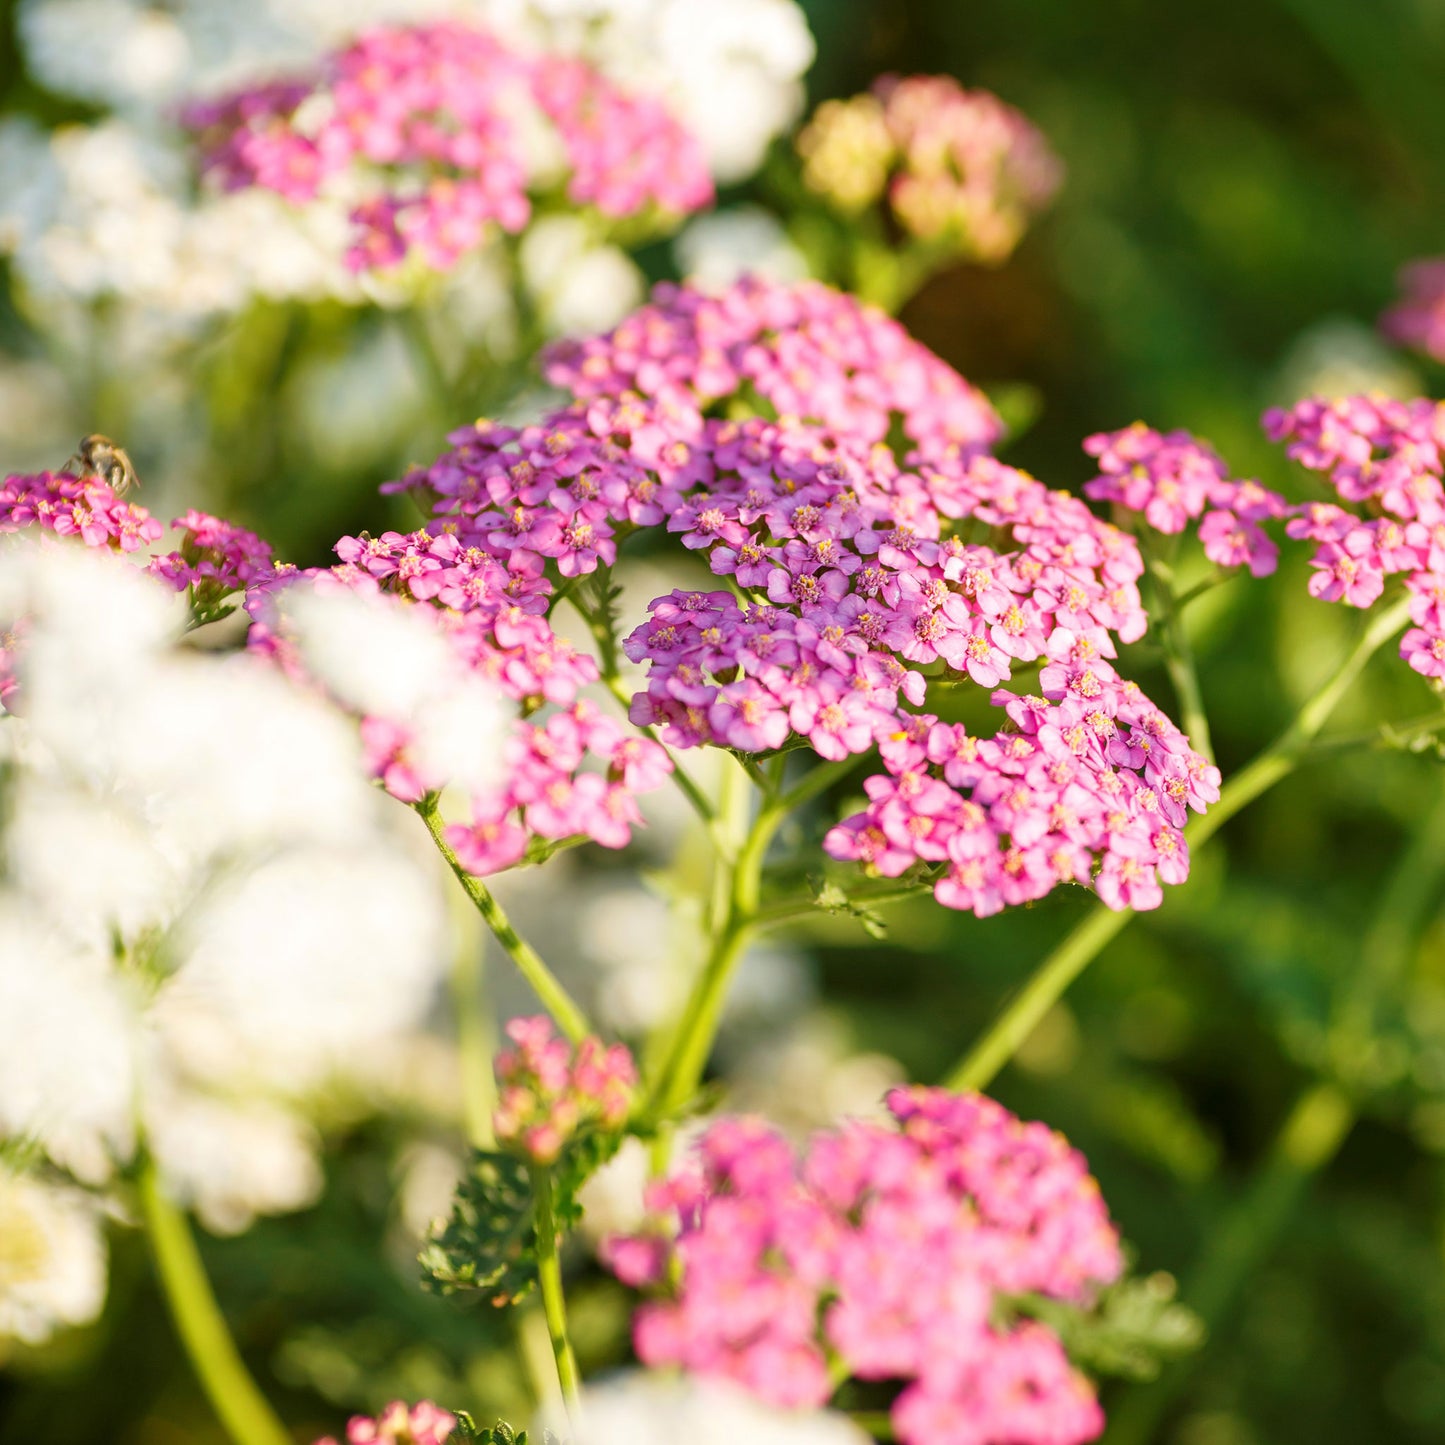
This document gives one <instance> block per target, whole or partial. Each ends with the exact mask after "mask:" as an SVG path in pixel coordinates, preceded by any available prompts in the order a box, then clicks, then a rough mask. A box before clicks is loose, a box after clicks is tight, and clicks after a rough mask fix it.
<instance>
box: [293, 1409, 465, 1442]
mask: <svg viewBox="0 0 1445 1445" xmlns="http://www.w3.org/2000/svg"><path fill="white" fill-rule="evenodd" d="M456 1428H457V1417H456V1416H455V1415H453V1414H450V1413H449V1412H448V1411H446V1410H443V1409H442V1408H441V1407H440V1406H439V1405H434V1404H432V1402H431V1401H430V1400H423V1401H422V1402H421V1404H419V1405H414V1406H412V1408H411V1409H409V1410H408V1409H407V1407H406V1405H405V1404H403V1402H402V1401H400V1400H393V1401H392V1402H391V1404H390V1405H388V1406H387V1407H386V1409H384V1410H383V1411H382V1412H381V1414H380V1415H378V1416H376V1418H375V1419H373V1418H372V1417H371V1416H370V1415H353V1416H352V1417H351V1419H350V1420H349V1421H348V1422H347V1425H346V1445H446V1442H447V1440H448V1439H450V1438H451V1433H452V1431H453V1430H455V1429H456ZM316 1445H337V1440H336V1437H335V1436H333V1435H328V1436H326V1437H325V1438H324V1439H321V1440H318V1441H317V1442H316Z"/></svg>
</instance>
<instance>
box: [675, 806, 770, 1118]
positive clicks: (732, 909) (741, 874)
mask: <svg viewBox="0 0 1445 1445" xmlns="http://www.w3.org/2000/svg"><path fill="white" fill-rule="evenodd" d="M796 791H797V790H796V789H795V790H794V793H789V794H785V795H784V796H783V797H781V798H772V799H767V800H765V801H764V803H763V806H762V807H761V809H760V810H759V811H758V815H757V817H756V818H755V819H754V820H753V825H752V827H751V829H749V831H748V835H747V837H746V838H745V839H744V840H743V844H742V847H741V848H740V849H739V850H738V856H737V862H736V863H735V864H734V865H733V869H732V881H731V886H730V888H729V890H728V898H727V907H726V912H725V913H724V915H723V917H722V918H721V919H715V920H714V922H713V943H712V947H711V948H710V949H709V950H708V956H707V961H706V962H705V963H704V964H703V967H702V972H701V973H700V974H699V975H698V977H697V981H696V982H695V983H694V984H693V988H692V992H691V994H689V996H688V999H687V1002H686V1004H685V1005H684V1006H683V1011H682V1017H681V1019H680V1020H679V1021H678V1025H677V1031H676V1033H675V1034H674V1035H673V1041H672V1046H671V1047H670V1049H669V1050H668V1053H667V1058H666V1060H665V1061H664V1063H663V1065H662V1068H661V1070H660V1071H659V1072H658V1075H657V1081H656V1083H655V1084H654V1086H653V1090H652V1099H651V1103H652V1112H653V1113H654V1115H656V1116H657V1117H658V1118H661V1119H665V1118H667V1117H668V1116H669V1115H672V1114H675V1113H676V1112H677V1111H678V1110H679V1109H681V1108H682V1107H683V1106H684V1105H685V1104H686V1103H687V1102H688V1100H689V1099H691V1098H692V1096H693V1094H694V1093H696V1091H697V1087H698V1084H699V1083H700V1082H701V1081H702V1075H703V1070H704V1069H705V1068H706V1067H707V1060H708V1055H709V1054H711V1053H712V1045H713V1040H714V1038H715V1037H716V1036H717V1029H718V1023H719V1021H720V1020H721V1017H722V1006H723V1001H724V999H725V998H726V997H727V988H728V983H729V981H730V980H731V978H732V973H733V969H734V968H735V967H736V966H737V962H738V960H739V959H740V958H741V957H742V955H743V951H744V949H745V948H746V947H747V943H748V939H749V938H750V937H751V935H752V932H753V928H754V927H755V925H756V921H757V913H758V895H759V891H760V889H761V887H762V874H763V859H764V858H765V857H766V856H767V851H768V845H769V844H770V843H771V842H772V840H773V834H774V833H776V832H777V829H778V825H779V824H780V823H781V822H782V821H783V819H784V817H786V816H787V812H788V809H789V807H790V806H792V804H791V803H790V802H789V799H791V798H792V797H793V796H794V794H795V793H796Z"/></svg>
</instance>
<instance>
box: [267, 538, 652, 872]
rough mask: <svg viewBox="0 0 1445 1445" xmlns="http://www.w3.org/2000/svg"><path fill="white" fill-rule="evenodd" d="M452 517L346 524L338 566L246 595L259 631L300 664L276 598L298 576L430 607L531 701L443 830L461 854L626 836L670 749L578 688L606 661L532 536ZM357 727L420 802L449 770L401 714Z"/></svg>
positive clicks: (485, 669)
mask: <svg viewBox="0 0 1445 1445" xmlns="http://www.w3.org/2000/svg"><path fill="white" fill-rule="evenodd" d="M445 527H446V524H444V523H439V524H437V530H436V531H431V530H425V529H424V530H421V531H418V532H412V533H398V532H386V533H383V534H382V535H381V536H380V537H370V536H364V535H363V536H361V537H344V538H342V540H341V541H340V542H339V543H337V547H336V551H337V555H338V556H339V557H341V558H342V561H341V564H340V565H339V566H337V567H334V568H332V569H330V570H329V571H326V572H321V573H297V572H295V571H294V570H293V571H290V572H283V573H281V574H279V575H277V576H274V577H271V578H267V579H263V580H262V581H260V582H258V583H257V584H256V585H255V586H253V587H252V589H251V592H250V593H249V595H248V601H247V606H248V609H249V610H250V611H251V613H252V616H253V618H255V619H256V622H255V624H254V625H253V626H252V629H251V634H250V645H251V646H252V647H255V648H259V649H262V650H265V651H268V652H270V653H272V654H273V655H276V656H278V657H279V658H281V660H282V661H283V662H286V663H288V665H291V666H294V667H299V663H298V662H297V660H296V658H295V655H294V651H292V650H291V649H290V648H289V645H288V643H287V640H286V636H285V626H284V616H283V615H281V613H278V611H277V602H278V600H279V601H280V603H281V604H282V612H284V594H285V589H286V588H287V587H288V586H291V585H295V584H296V582H298V581H305V582H309V583H310V585H322V586H329V587H339V588H347V589H351V590H355V591H360V592H366V593H374V594H378V595H384V596H387V597H389V598H394V599H395V602H396V605H398V606H407V605H420V606H422V607H424V608H425V615H427V616H430V617H433V618H434V619H435V623H436V626H437V627H438V628H439V629H441V631H442V632H443V633H444V634H445V636H446V637H447V639H448V641H449V642H450V644H451V645H452V647H453V649H454V650H455V652H456V654H457V656H458V658H459V659H460V660H461V661H462V662H463V663H464V664H465V666H466V667H467V668H469V669H471V670H472V671H473V672H474V673H475V674H476V675H478V676H480V677H482V678H485V679H486V680H488V681H490V682H492V683H494V684H495V685H496V686H497V688H498V689H499V690H500V691H501V692H502V693H503V694H504V695H505V696H507V697H509V698H511V699H512V700H514V701H515V702H517V703H518V704H520V707H521V711H522V712H523V714H524V716H523V717H522V718H520V719H519V720H518V721H517V722H516V723H515V724H514V726H513V729H512V733H511V736H510V738H509V739H508V741H507V744H506V747H505V750H504V756H503V759H502V763H503V767H502V770H501V776H502V781H501V782H500V783H499V784H498V785H497V786H496V787H495V788H493V789H492V790H491V791H490V792H488V793H487V794H486V795H484V796H477V797H474V798H473V799H472V820H471V822H469V823H465V824H453V825H452V826H450V827H449V828H448V830H447V841H448V842H449V844H450V845H451V847H452V848H454V849H455V850H456V852H457V855H458V857H459V858H460V859H461V860H462V862H463V863H464V865H465V866H466V867H467V868H468V869H469V870H470V871H471V872H473V873H475V874H479V875H481V874H487V873H495V872H499V871H501V870H503V869H506V868H510V867H512V866H513V865H514V864H516V863H518V862H520V861H521V860H522V859H523V858H524V857H525V856H526V853H527V849H528V845H529V843H530V842H531V841H532V840H533V839H540V840H543V841H545V842H560V841H562V840H565V839H571V838H579V837H585V838H589V839H591V840H592V841H593V842H597V843H600V844H602V845H603V846H604V847H608V848H621V847H624V846H625V845H626V843H627V842H628V840H629V839H630V837H631V833H632V828H633V826H634V825H635V824H637V823H639V822H641V814H640V812H639V811H638V807H637V802H636V796H635V795H636V794H638V793H641V792H647V791H651V790H652V789H655V788H657V787H660V786H661V785H662V783H663V782H665V781H666V778H667V775H668V774H669V772H670V771H671V767H672V765H671V763H670V762H669V760H668V758H667V755H666V753H665V752H664V750H663V749H662V748H661V747H660V746H658V744H656V743H654V742H652V741H650V740H649V739H647V738H644V737H641V736H639V735H636V734H634V733H632V732H631V731H630V730H628V729H626V728H625V727H623V725H622V724H620V723H618V722H616V721H614V720H613V719H612V718H611V717H608V716H607V715H606V714H604V713H603V712H602V711H601V710H600V709H599V708H598V707H597V706H596V704H594V703H592V702H590V701H588V700H587V699H585V698H581V697H579V696H578V693H579V690H580V689H581V688H582V687H584V686H585V685H586V684H588V683H591V682H595V681H596V679H597V664H596V661H595V660H594V659H593V658H591V657H589V656H588V655H586V654H585V653H579V652H578V651H576V649H575V648H573V647H572V646H571V644H570V643H567V642H565V641H563V639H561V638H560V637H558V636H557V635H556V633H554V632H553V631H552V629H551V627H550V626H548V624H547V620H546V616H545V613H546V610H547V597H548V594H549V593H550V592H551V583H550V582H548V581H547V579H546V577H545V576H544V575H543V568H542V562H541V559H540V558H539V557H538V556H537V555H536V554H535V553H533V552H529V551H527V550H526V549H525V548H517V549H515V550H511V551H508V550H506V549H504V548H489V547H488V546H487V545H486V544H485V540H484V539H483V540H481V541H478V540H475V539H474V540H472V541H470V542H467V543H464V542H462V541H461V540H459V538H458V537H457V535H455V534H454V533H453V532H451V531H448V530H445ZM278 594H279V599H278ZM361 732H362V741H363V744H364V745H365V747H366V750H367V755H368V760H369V762H370V765H371V768H372V771H373V773H374V774H375V776H376V777H378V778H379V779H380V780H381V781H382V783H383V784H384V785H385V787H386V788H387V790H388V791H389V792H390V793H392V794H393V796H395V797H398V798H400V799H401V800H402V801H404V802H417V801H419V800H420V799H421V798H422V797H424V796H425V795H426V794H427V793H429V792H433V791H435V790H436V789H438V788H440V787H441V786H443V785H444V784H445V783H446V782H447V781H448V779H445V778H439V777H432V776H429V775H428V774H427V772H426V771H425V769H424V768H423V767H422V766H421V765H420V763H419V761H418V759H417V758H416V756H415V755H414V754H413V753H412V752H411V751H409V749H408V744H409V742H410V736H409V733H408V730H407V728H406V727H405V726H404V725H402V724H401V723H399V722H398V721H397V720H395V719H390V718H385V717H374V716H373V717H364V718H363V719H362V722H361Z"/></svg>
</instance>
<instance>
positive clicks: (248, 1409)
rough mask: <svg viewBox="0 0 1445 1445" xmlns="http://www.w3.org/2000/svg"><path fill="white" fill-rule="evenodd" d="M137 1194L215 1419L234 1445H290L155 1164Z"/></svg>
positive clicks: (184, 1341)
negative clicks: (245, 1359) (244, 1358)
mask: <svg viewBox="0 0 1445 1445" xmlns="http://www.w3.org/2000/svg"><path fill="white" fill-rule="evenodd" d="M139 1193H140V1204H141V1214H142V1216H143V1218H144V1220H145V1228H146V1233H147V1234H148V1235H149V1236H150V1242H151V1250H152V1252H153V1253H154V1255H155V1262H156V1273H157V1275H158V1276H159V1277H160V1282H161V1287H162V1289H163V1290H164V1291H165V1296H166V1304H167V1305H168V1307H169V1308H170V1312H171V1318H172V1320H174V1321H175V1326H176V1333H177V1334H179V1335H180V1337H181V1343H182V1344H183V1345H184V1346H185V1350H186V1354H187V1355H188V1356H189V1358H190V1362H191V1367H192V1369H194V1370H195V1372H196V1378H197V1379H199V1380H200V1382H201V1388H202V1389H203V1390H204V1391H205V1392H206V1398H207V1399H208V1400H209V1401H210V1403H211V1408H212V1409H213V1410H214V1411H215V1412H216V1418H217V1419H218V1420H220V1422H221V1424H222V1425H223V1426H224V1427H225V1430H226V1433H227V1434H228V1435H229V1436H230V1437H231V1439H232V1440H233V1441H234V1442H235V1445H292V1442H291V1437H290V1435H289V1434H288V1433H287V1431H286V1427H285V1426H284V1425H282V1423H281V1421H280V1420H279V1419H278V1418H277V1416H276V1413H275V1411H274V1410H272V1408H271V1406H270V1404H269V1403H268V1401H267V1399H266V1397H265V1396H264V1395H263V1394H262V1393H261V1391H260V1388H259V1387H258V1386H257V1384H256V1382H255V1380H253V1379H252V1378H251V1375H250V1372H249V1371H248V1370H247V1369H246V1366H245V1363H244V1362H243V1361H242V1359H241V1355H240V1352H239V1351H238V1350H237V1349H236V1342H235V1341H234V1340H233V1339H232V1338H231V1332H230V1331H229V1330H228V1329H227V1328H226V1321H225V1317H224V1316H223V1315H222V1314H221V1308H220V1306H219V1305H218V1304H217V1303H216V1296H215V1293H214V1292H213V1291H212V1289H211V1282H210V1280H209V1279H207V1277H206V1267H205V1265H204V1264H203V1263H202V1262H201V1253H200V1250H198V1249H197V1248H196V1241H195V1238H194V1237H193V1236H192V1234H191V1231H190V1227H189V1225H188V1224H187V1222H186V1217H185V1215H184V1214H183V1213H182V1212H181V1211H180V1210H179V1209H177V1208H176V1206H175V1205H174V1204H172V1203H171V1201H170V1200H169V1199H168V1198H167V1197H166V1194H165V1190H164V1188H163V1187H162V1185H161V1181H160V1175H159V1171H158V1170H157V1169H156V1166H155V1163H154V1162H153V1161H151V1160H147V1161H146V1162H145V1164H144V1165H143V1166H142V1169H141V1175H140V1181H139Z"/></svg>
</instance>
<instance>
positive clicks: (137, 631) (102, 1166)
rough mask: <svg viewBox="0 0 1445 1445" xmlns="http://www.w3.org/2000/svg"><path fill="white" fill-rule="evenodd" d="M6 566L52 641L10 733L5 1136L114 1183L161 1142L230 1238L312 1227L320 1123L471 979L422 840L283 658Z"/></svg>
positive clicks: (170, 1169)
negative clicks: (447, 973)
mask: <svg viewBox="0 0 1445 1445" xmlns="http://www.w3.org/2000/svg"><path fill="white" fill-rule="evenodd" d="M0 560H3V565H0V620H9V619H13V618H14V617H15V616H17V615H23V616H25V617H26V618H27V621H28V630H27V634H26V645H25V649H24V651H23V653H22V656H21V665H20V674H19V676H20V696H21V698H22V700H23V715H22V716H18V717H7V718H4V719H3V721H0V733H3V734H4V737H5V743H6V755H7V758H8V760H9V763H10V765H11V774H12V778H13V788H12V789H10V790H8V793H9V796H8V798H7V801H8V802H9V803H10V804H11V810H10V816H9V818H8V820H7V823H6V826H5V831H4V836H3V853H0V856H3V859H4V862H5V870H6V876H7V880H8V881H7V883H6V885H5V890H4V891H3V892H0V1136H8V1137H14V1138H19V1139H24V1140H29V1141H33V1142H34V1143H36V1144H38V1145H39V1146H40V1147H41V1148H43V1149H44V1151H45V1153H46V1154H47V1155H48V1156H49V1158H50V1159H51V1160H52V1161H53V1162H54V1163H55V1164H57V1165H59V1166H61V1167H63V1168H67V1169H69V1170H71V1171H72V1172H73V1173H74V1174H75V1175H76V1176H77V1177H79V1178H82V1179H85V1180H87V1181H89V1182H97V1183H98V1182H103V1181H104V1180H105V1179H106V1178H107V1177H108V1176H109V1174H110V1172H111V1170H112V1169H113V1167H114V1164H115V1163H116V1162H117V1161H123V1160H125V1159H126V1158H128V1157H129V1156H130V1154H131V1152H132V1151H133V1149H134V1147H135V1139H136V1134H137V1130H139V1131H140V1132H142V1133H143V1134H144V1136H145V1137H146V1139H147V1140H148V1141H149V1144H150V1147H151V1148H152V1149H153V1150H154V1152H155V1155H156V1158H157V1160H158V1162H159V1163H160V1166H161V1169H162V1172H163V1174H164V1175H165V1177H166V1180H167V1184H168V1187H170V1188H171V1189H172V1190H173V1191H174V1192H175V1193H176V1194H177V1195H178V1196H179V1197H181V1198H182V1199H185V1200H186V1201H188V1202H190V1203H192V1204H193V1205H194V1206H195V1208H196V1209H197V1211H198V1212H199V1214H200V1215H201V1218H202V1219H203V1220H204V1221H205V1222H206V1223H207V1224H208V1225H210V1226H212V1227H214V1228H216V1229H219V1230H228V1231H229V1230H237V1229H242V1228H245V1227H246V1226H247V1225H248V1224H249V1223H250V1221H251V1219H252V1218H253V1217H254V1216H255V1214H256V1213H258V1212H270V1211H275V1210H280V1209H292V1208H296V1207H299V1206H300V1205H303V1204H305V1203H307V1202H309V1201H310V1200H312V1199H314V1198H315V1196H316V1194H317V1192H318V1190H319V1188H320V1172H319V1167H318V1164H317V1160H316V1150H317V1140H316V1137H315V1132H314V1130H313V1128H312V1126H311V1125H310V1124H309V1123H308V1122H307V1118H306V1111H307V1108H308V1107H309V1098H310V1097H311V1096H313V1095H314V1094H315V1093H316V1092H317V1091H319V1090H322V1089H324V1088H326V1087H328V1086H330V1085H331V1084H333V1083H339V1084H342V1085H346V1084H347V1083H348V1082H349V1080H350V1079H351V1077H352V1076H353V1075H355V1076H357V1077H358V1078H360V1079H361V1080H363V1081H364V1087H370V1086H371V1083H372V1079H371V1075H372V1074H373V1073H374V1068H373V1065H372V1061H371V1058H370V1056H371V1054H372V1053H373V1051H380V1052H382V1053H386V1052H388V1051H389V1050H391V1049H392V1048H393V1047H394V1046H395V1044H396V1042H397V1040H398V1039H400V1038H403V1037H405V1036H407V1035H409V1034H411V1033H413V1032H414V1031H415V1030H416V1029H417V1027H418V1025H419V1023H420V1021H421V1019H422V1017H423V1015H424V1014H425V1013H426V1012H427V1011H428V1009H429V1008H430V1007H431V1006H432V1003H433V1001H434V996H435V992H436V985H437V983H438V980H439V977H440V975H441V974H442V972H443V971H444V969H445V965H446V956H447V944H446V932H447V927H446V924H447V919H446V910H445V905H444V902H443V899H442V896H441V894H440V891H439V889H438V886H437V884H438V882H439V880H438V878H437V876H436V872H435V870H434V869H429V868H428V867H427V866H426V865H425V864H424V863H423V861H422V859H421V858H420V857H419V856H418V855H417V853H415V852H414V851H413V849H414V848H420V846H421V842H422V840H421V834H420V831H419V830H408V831H407V832H406V833H405V834H403V833H401V832H398V831H397V827H398V825H399V824H402V823H404V821H405V815H404V814H403V813H402V812H401V810H400V809H398V808H396V807H395V805H394V804H390V803H388V802H387V801H386V800H385V799H384V798H383V797H381V796H380V795H379V794H378V793H377V792H376V790H375V789H374V788H372V787H371V786H370V785H369V784H368V783H367V781H366V776H365V770H364V767H363V760H362V756H361V749H360V743H359V739H358V737H357V730H356V727H355V725H354V723H352V722H351V721H349V720H348V719H347V718H345V717H344V716H342V715H341V714H340V713H338V712H337V711H336V710H335V709H334V708H332V707H330V706H328V705H327V704H325V703H324V702H322V701H321V700H320V699H319V698H318V697H316V696H314V695H312V694H311V693H309V692H307V691H304V690H302V689H301V688H299V687H297V686H296V685H295V684H293V683H292V682H290V681H289V680H288V679H287V678H285V677H284V676H283V675H282V674H280V673H279V672H278V671H277V670H276V669H274V668H272V667H271V666H269V665H267V664H266V663H264V662H262V661H261V660H260V659H257V658H254V657H247V656H218V655H213V654H207V653H202V652H199V651H195V650H191V649H187V648H184V647H178V646H176V644H175V627H176V624H177V622H178V620H179V619H178V617H177V614H176V612H175V610H174V607H173V599H172V598H171V597H170V596H169V595H168V593H167V591H166V589H165V588H164V587H163V586H162V585H161V584H160V583H158V582H156V581H154V580H153V579H151V578H149V577H147V576H145V575H144V574H142V573H141V572H140V570H139V569H138V568H136V567H135V566H134V565H133V564H131V563H128V562H125V561H121V560H118V559H116V558H114V557H112V556H110V555H108V554H102V555H97V554H95V553H91V552H88V551H86V550H85V549H83V548H79V547H71V546H66V545H60V546H48V547H40V546H36V545H34V544H33V543H26V542H23V541H20V540H18V539H17V540H13V541H11V542H10V544H9V545H8V546H6V547H5V549H4V555H3V559H0ZM450 655H451V654H450V653H449V652H448V654H447V656H448V657H450Z"/></svg>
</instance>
